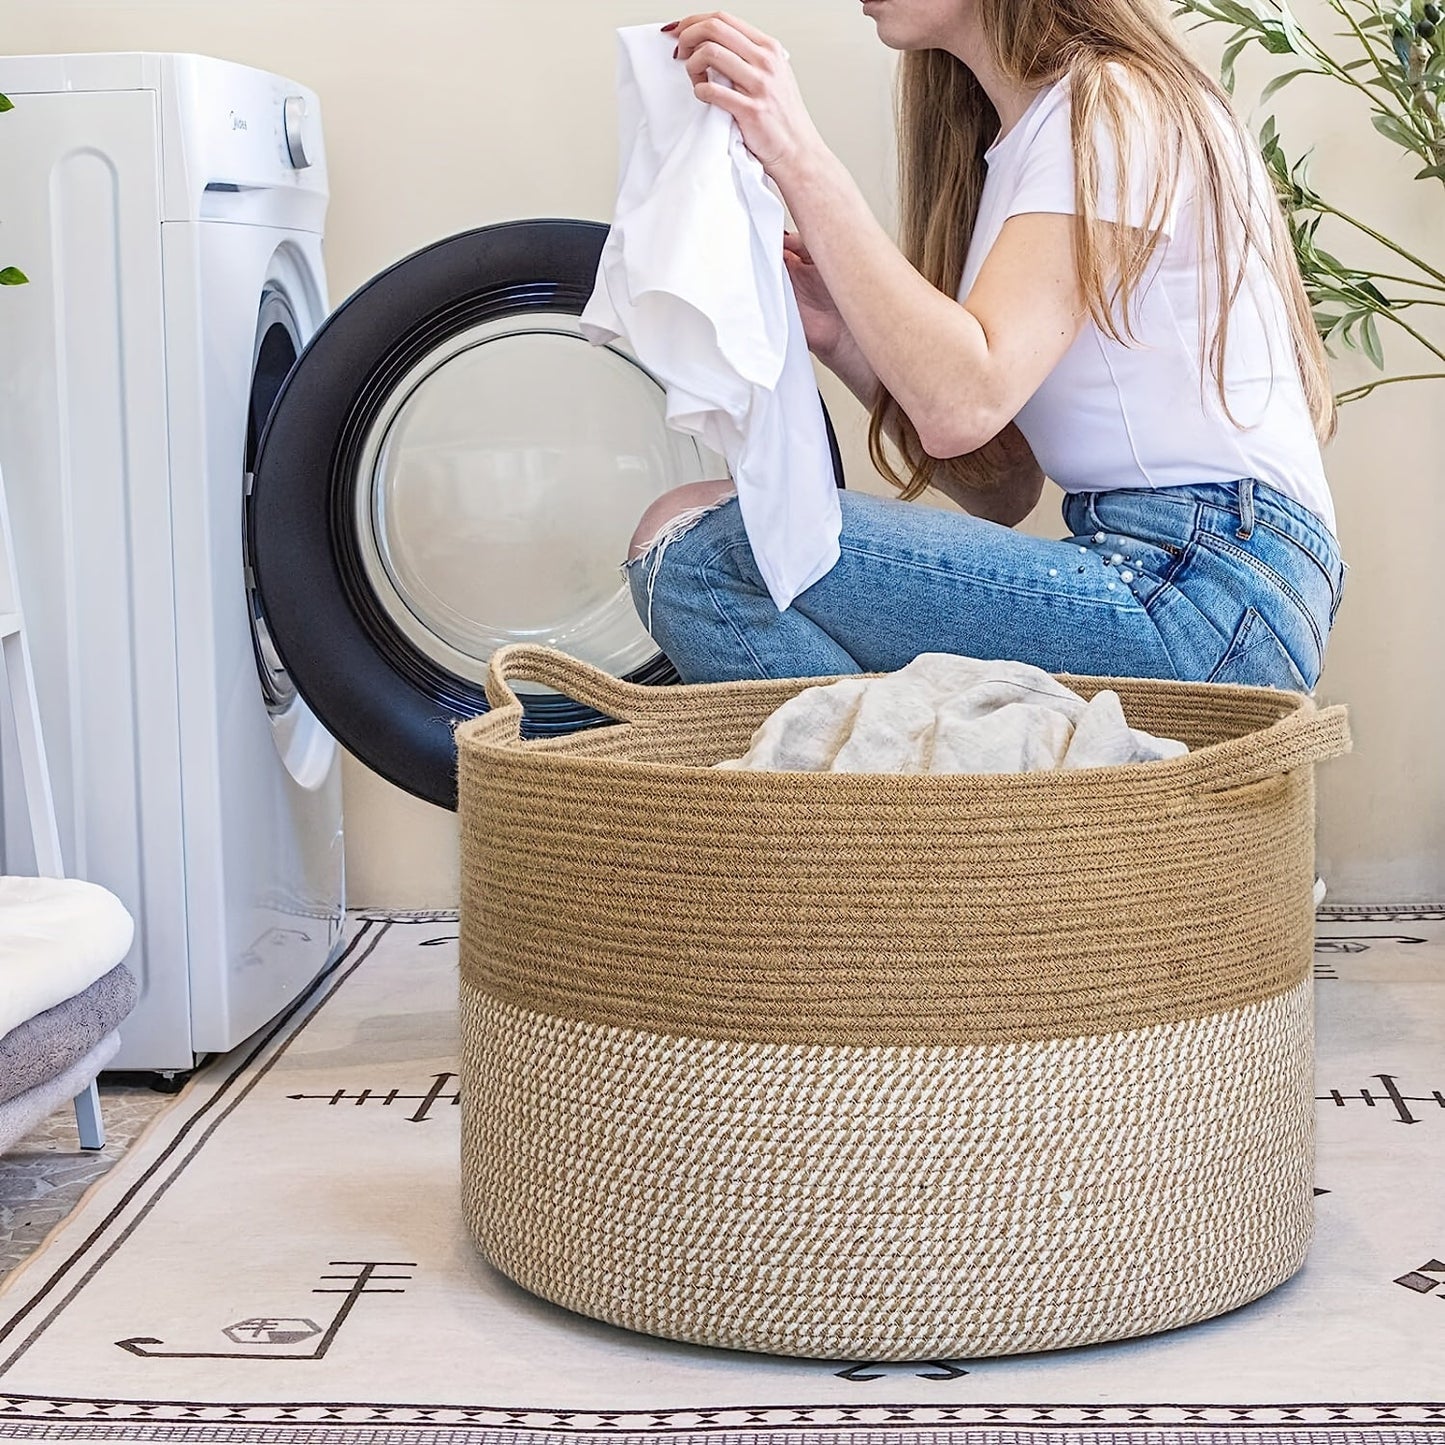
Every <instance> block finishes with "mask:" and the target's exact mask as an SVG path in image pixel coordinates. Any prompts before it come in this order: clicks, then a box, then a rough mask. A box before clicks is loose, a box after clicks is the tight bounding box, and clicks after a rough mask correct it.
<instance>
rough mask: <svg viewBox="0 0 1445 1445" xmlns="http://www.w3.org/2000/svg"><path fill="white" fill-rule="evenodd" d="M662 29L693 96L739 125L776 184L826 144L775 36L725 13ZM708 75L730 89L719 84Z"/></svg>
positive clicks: (711, 13) (695, 17)
mask: <svg viewBox="0 0 1445 1445" xmlns="http://www.w3.org/2000/svg"><path fill="white" fill-rule="evenodd" d="M664 29H666V30H668V31H669V32H671V33H673V34H675V35H676V37H677V54H678V58H679V59H680V60H681V61H682V62H683V64H684V65H686V67H687V73H688V75H689V77H690V78H691V80H692V87H693V93H694V94H695V95H696V96H697V98H698V99H699V100H703V101H707V102H708V103H709V104H711V105H716V106H718V107H719V108H720V109H722V110H725V111H727V113H728V114H729V115H731V116H732V117H733V119H734V120H736V121H737V123H738V128H739V129H740V130H741V131H742V133H743V140H744V141H745V142H746V144H747V147H748V149H749V150H750V151H751V152H752V153H753V154H754V155H755V156H756V157H757V158H758V160H759V161H760V162H761V163H762V166H763V169H764V170H765V171H766V172H767V173H768V174H769V175H770V176H772V178H773V179H774V180H775V181H776V180H779V179H780V176H781V174H782V173H784V172H786V171H787V170H788V168H789V167H790V166H793V165H794V164H796V163H797V162H798V161H800V160H802V159H804V158H805V157H806V156H807V155H808V154H809V152H810V151H812V149H813V148H814V147H819V146H821V145H822V139H821V137H820V136H819V135H818V131H817V127H815V126H814V124H813V119H812V117H811V116H810V115H809V114H808V109H807V107H806V106H805V105H804V104H803V97H802V94H801V93H800V92H799V90H798V82H797V80H796V79H795V78H794V76H793V70H792V67H791V66H790V65H789V64H788V61H787V52H786V51H784V49H783V47H782V46H781V45H780V44H779V43H778V42H777V41H776V40H774V39H773V37H772V36H771V35H765V34H764V33H763V32H762V31H761V30H759V29H757V28H756V27H755V26H752V25H749V24H748V23H747V22H746V21H745V20H739V19H738V18H737V17H736V16H735V15H729V14H727V13H726V12H725V11H722V10H713V11H709V12H708V13H706V14H702V15H689V16H687V17H686V18H685V19H683V20H675V21H673V23H672V24H671V25H669V26H664ZM709 71H713V72H715V73H716V74H717V75H720V76H722V77H724V78H725V79H727V80H729V81H731V83H732V84H731V87H729V86H727V85H719V84H718V83H717V82H716V81H715V80H713V79H711V78H710V77H709V74H708V72H709Z"/></svg>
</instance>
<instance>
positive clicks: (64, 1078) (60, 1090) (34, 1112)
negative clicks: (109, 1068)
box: [0, 1033, 120, 1152]
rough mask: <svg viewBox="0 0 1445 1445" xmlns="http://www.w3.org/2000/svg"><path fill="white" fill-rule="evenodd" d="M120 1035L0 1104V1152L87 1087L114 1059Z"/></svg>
mask: <svg viewBox="0 0 1445 1445" xmlns="http://www.w3.org/2000/svg"><path fill="white" fill-rule="evenodd" d="M119 1048H120V1035H119V1034H118V1033H109V1034H107V1035H106V1036H105V1037H104V1038H103V1039H101V1041H100V1042H99V1043H98V1044H96V1046H95V1047H94V1048H93V1049H91V1050H90V1052H89V1053H87V1054H86V1055H85V1056H84V1057H83V1058H80V1059H77V1060H76V1061H75V1062H74V1063H73V1064H71V1065H70V1067H69V1068H68V1069H66V1070H65V1071H64V1072H63V1073H60V1074H57V1075H55V1076H54V1077H52V1078H50V1079H47V1080H46V1081H45V1082H44V1083H43V1084H36V1085H35V1087H34V1088H33V1089H26V1091H25V1092H24V1093H23V1094H21V1095H19V1096H18V1097H17V1098H14V1099H11V1100H10V1101H9V1103H6V1104H0V1152H3V1151H4V1150H6V1149H9V1148H10V1146H11V1145H12V1144H14V1143H16V1142H17V1141H18V1140H20V1139H23V1138H24V1137H25V1136H26V1135H27V1134H28V1133H29V1132H30V1131H31V1130H32V1129H33V1128H34V1127H35V1126H36V1125H37V1124H39V1123H40V1122H41V1121H42V1120H45V1119H48V1118H49V1117H50V1116H51V1115H52V1114H53V1113H55V1111H56V1110H57V1109H63V1108H64V1107H65V1106H66V1105H67V1104H68V1103H69V1102H70V1101H71V1100H72V1099H73V1098H74V1097H75V1096H76V1095H77V1094H79V1093H81V1092H82V1091H83V1090H84V1089H87V1088H88V1087H89V1086H90V1082H91V1080H92V1079H94V1078H95V1076H96V1075H97V1074H98V1073H99V1072H100V1071H101V1070H102V1069H103V1068H104V1067H105V1066H106V1065H107V1064H108V1063H109V1062H110V1061H111V1060H112V1059H113V1058H114V1057H115V1053H116V1050H117V1049H119Z"/></svg>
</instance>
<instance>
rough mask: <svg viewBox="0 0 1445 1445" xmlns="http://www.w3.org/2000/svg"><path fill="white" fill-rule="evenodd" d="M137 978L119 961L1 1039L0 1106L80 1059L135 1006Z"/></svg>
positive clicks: (117, 1025) (118, 1025)
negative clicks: (89, 983)
mask: <svg viewBox="0 0 1445 1445" xmlns="http://www.w3.org/2000/svg"><path fill="white" fill-rule="evenodd" d="M137 994H138V989H137V987H136V981H135V975H134V974H133V973H131V971H130V969H128V968H127V967H126V966H125V964H123V963H118V964H116V966H115V967H114V968H113V969H111V971H110V972H109V973H107V974H105V975H104V976H103V977H101V978H98V979H96V981H95V982H94V983H93V984H91V986H90V987H89V988H87V989H85V990H83V991H82V992H80V993H78V994H76V995H75V997H74V998H68V999H66V1000H65V1001H64V1002H63V1003H58V1004H56V1005H55V1007H54V1008H50V1009H46V1010H45V1012H44V1013H42V1014H36V1016H35V1017H34V1018H33V1019H26V1020H25V1022H24V1023H23V1024H18V1025H17V1026H16V1027H15V1028H13V1029H11V1030H10V1032H9V1033H8V1034H6V1035H5V1036H4V1037H3V1038H0V1104H5V1103H8V1102H9V1101H10V1100H11V1099H14V1098H16V1097H18V1096H19V1095H21V1094H23V1093H24V1092H25V1091H26V1090H27V1089H33V1088H34V1087H35V1086H36V1085H37V1084H44V1083H47V1082H48V1081H49V1080H51V1079H53V1078H55V1077H56V1075H58V1074H62V1073H64V1072H65V1070H66V1069H68V1068H69V1067H70V1066H71V1065H72V1064H74V1063H77V1062H78V1061H79V1060H81V1059H83V1058H84V1057H85V1056H86V1055H87V1054H88V1053H89V1052H90V1051H91V1050H92V1049H93V1048H94V1047H95V1046H96V1045H97V1044H98V1043H99V1042H100V1041H101V1040H102V1039H103V1038H104V1037H105V1036H106V1035H107V1034H109V1033H113V1032H114V1031H115V1030H116V1029H117V1028H119V1027H120V1024H121V1021H122V1020H123V1019H124V1018H125V1017H126V1015H127V1014H129V1013H130V1011H131V1010H132V1009H133V1008H134V1007H135V1002H136V997H137Z"/></svg>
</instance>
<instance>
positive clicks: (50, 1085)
mask: <svg viewBox="0 0 1445 1445" xmlns="http://www.w3.org/2000/svg"><path fill="white" fill-rule="evenodd" d="M134 932H135V929H134V925H133V923H132V921H131V916H130V914H129V913H128V912H127V911H126V909H125V907H124V905H123V904H122V903H121V902H120V900H119V899H118V898H116V896H115V895H114V894H113V893H111V892H109V891H108V890H107V889H104V888H101V887H98V886H97V885H96V884H94V883H86V882H84V881H82V880H80V879H75V878H20V877H0V1150H3V1149H7V1148H9V1147H10V1145H11V1144H13V1143H14V1142H15V1141H16V1140H17V1139H19V1138H21V1137H23V1136H24V1135H25V1134H27V1133H28V1132H29V1131H30V1130H31V1129H32V1128H33V1127H34V1126H35V1125H36V1124H37V1123H39V1122H40V1121H41V1120H42V1119H44V1118H45V1117H46V1116H47V1115H48V1114H51V1113H53V1112H54V1111H55V1110H56V1109H58V1108H60V1107H62V1106H63V1105H64V1104H65V1103H66V1102H67V1101H68V1100H69V1099H72V1098H74V1096H75V1095H76V1094H78V1093H80V1092H81V1091H82V1090H83V1089H85V1087H86V1086H87V1085H88V1084H89V1083H90V1082H91V1080H92V1079H94V1078H95V1076H96V1074H97V1073H98V1072H99V1071H100V1070H101V1069H102V1068H103V1067H104V1066H105V1065H106V1064H107V1063H108V1062H109V1061H110V1060H111V1059H112V1058H113V1057H114V1055H115V1052H116V1050H117V1049H118V1048H119V1047H120V1037H119V1035H118V1034H117V1032H116V1028H117V1026H118V1025H119V1024H120V1022H121V1020H122V1019H123V1018H125V1016H126V1015H127V1014H128V1013H129V1012H130V1011H131V1009H133V1008H134V1007H135V1002H136V994H137V990H136V981H135V978H134V976H133V975H132V974H131V972H130V970H129V969H127V968H126V967H125V966H124V964H123V963H122V962H121V960H122V959H123V958H124V957H125V955H126V954H127V953H128V952H129V950H130V945H131V939H132V937H133V936H134Z"/></svg>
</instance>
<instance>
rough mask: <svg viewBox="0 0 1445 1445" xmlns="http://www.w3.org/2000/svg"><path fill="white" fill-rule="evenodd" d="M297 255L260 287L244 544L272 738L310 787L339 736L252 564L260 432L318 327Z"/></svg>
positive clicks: (277, 264) (322, 777) (322, 774)
mask: <svg viewBox="0 0 1445 1445" xmlns="http://www.w3.org/2000/svg"><path fill="white" fill-rule="evenodd" d="M295 266H296V263H295V260H294V258H293V257H291V256H290V255H289V253H287V252H285V251H284V250H283V251H281V252H278V253H277V256H276V257H275V258H273V261H272V265H271V272H270V274H269V275H268V277H267V280H266V285H265V288H264V289H263V291H262V293H261V304H260V308H259V314H258V317H257V322H256V341H255V346H254V348H253V354H252V363H251V392H250V397H249V401H248V405H247V414H246V470H245V478H246V481H245V487H246V490H245V497H244V499H243V505H242V548H243V552H244V554H245V560H246V565H245V568H244V577H245V585H246V616H247V620H248V621H249V623H250V627H251V649H252V652H253V653H254V654H255V659H256V672H257V675H258V676H259V678H260V682H261V696H262V698H263V699H264V701H265V704H266V713H267V716H268V717H269V719H270V722H271V737H272V740H273V741H274V742H275V744H276V750H277V752H279V753H280V755H281V760H282V762H283V763H285V765H286V769H287V771H288V772H289V773H290V774H291V776H292V777H293V778H294V779H295V780H296V782H297V783H299V784H300V785H301V786H302V787H304V788H308V789H311V788H318V787H320V786H321V785H322V784H323V783H324V782H325V781H326V779H327V777H328V775H329V774H330V771H331V766H332V763H333V762H334V761H335V757H336V740H335V739H334V738H333V737H332V736H331V734H330V733H328V732H327V731H326V729H325V728H324V727H322V725H321V723H320V722H319V721H317V719H316V716H315V714H313V713H312V711H311V709H310V708H309V707H307V705H306V703H305V702H304V701H303V700H302V698H301V697H300V695H299V694H298V692H297V689H296V684H295V683H294V682H293V681H292V680H291V675H290V674H289V673H288V672H287V671H286V666H285V664H284V663H283V662H282V661H281V657H280V654H279V653H278V652H277V650H276V645H275V643H274V642H273V641H272V637H271V627H270V623H269V622H268V621H267V618H266V611H265V608H264V607H263V606H262V603H261V596H260V593H259V591H258V589H257V587H256V579H255V573H254V571H253V569H252V567H251V566H250V561H249V559H250V556H251V553H252V548H251V541H250V533H251V528H252V502H251V499H252V495H253V489H254V484H255V470H256V459H257V456H258V453H259V450H260V441H261V434H262V432H263V431H264V430H265V428H266V423H267V421H268V420H269V419H270V416H271V412H272V409H273V408H274V407H275V404H276V398H277V397H278V396H279V395H280V393H281V388H282V386H283V384H284V383H285V380H286V377H287V376H288V375H289V374H290V371H291V368H292V367H293V366H294V365H295V364H296V360H297V358H298V357H299V356H300V354H301V351H302V349H303V347H304V345H305V336H306V335H308V334H310V333H311V332H314V331H315V329H316V327H315V323H314V322H313V323H312V324H311V325H309V326H306V327H305V329H304V330H303V325H302V322H301V320H300V319H299V318H298V315H297V311H298V309H300V310H302V311H303V312H304V310H305V304H304V297H303V295H302V294H301V293H302V287H301V285H300V278H299V276H295V277H293V276H291V275H289V274H288V273H289V272H291V271H293V270H294V269H295ZM293 296H294V298H295V299H293Z"/></svg>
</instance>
